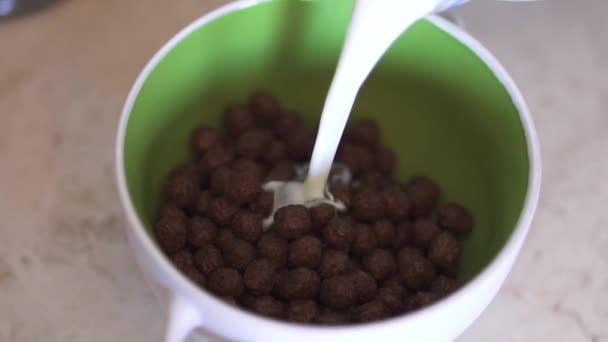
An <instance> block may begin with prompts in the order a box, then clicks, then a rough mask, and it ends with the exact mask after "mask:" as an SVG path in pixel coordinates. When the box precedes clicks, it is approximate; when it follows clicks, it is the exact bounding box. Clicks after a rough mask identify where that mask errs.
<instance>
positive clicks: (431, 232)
mask: <svg viewBox="0 0 608 342" xmlns="http://www.w3.org/2000/svg"><path fill="white" fill-rule="evenodd" d="M439 233H441V229H440V228H439V226H437V225H436V224H435V223H434V222H433V221H431V220H429V219H426V218H419V219H417V220H416V221H415V222H414V226H413V228H412V241H413V242H414V244H415V245H416V246H418V247H420V248H427V247H428V246H429V245H430V244H431V241H433V239H435V237H437V235H439Z"/></svg>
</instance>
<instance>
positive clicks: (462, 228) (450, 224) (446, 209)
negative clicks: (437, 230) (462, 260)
mask: <svg viewBox="0 0 608 342" xmlns="http://www.w3.org/2000/svg"><path fill="white" fill-rule="evenodd" d="M439 224H441V226H442V227H444V228H445V229H447V230H449V231H450V232H452V233H454V234H455V235H459V236H462V235H466V234H468V233H470V232H471V229H472V228H473V215H471V213H470V212H469V211H468V210H467V209H466V208H465V207H463V206H462V205H460V204H457V203H448V204H446V205H444V206H443V207H442V208H441V210H440V211H439Z"/></svg>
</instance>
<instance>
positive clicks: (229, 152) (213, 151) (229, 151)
mask: <svg viewBox="0 0 608 342" xmlns="http://www.w3.org/2000/svg"><path fill="white" fill-rule="evenodd" d="M233 159H234V149H233V148H232V146H230V145H214V146H213V147H211V148H210V149H209V151H207V153H205V156H204V157H203V164H204V165H205V167H206V168H208V169H210V170H213V169H215V168H217V167H219V166H221V165H224V164H226V163H229V162H230V161H232V160H233Z"/></svg>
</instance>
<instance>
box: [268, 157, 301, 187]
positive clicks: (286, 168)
mask: <svg viewBox="0 0 608 342" xmlns="http://www.w3.org/2000/svg"><path fill="white" fill-rule="evenodd" d="M295 176H296V166H295V164H294V163H293V162H292V161H289V160H281V161H279V162H277V163H276V164H275V165H274V167H272V168H271V169H270V172H268V174H267V175H266V181H281V182H287V181H290V180H292V179H294V177H295Z"/></svg>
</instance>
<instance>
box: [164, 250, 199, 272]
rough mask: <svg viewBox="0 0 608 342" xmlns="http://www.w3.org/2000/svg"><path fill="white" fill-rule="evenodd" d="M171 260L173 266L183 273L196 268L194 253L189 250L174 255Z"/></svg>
mask: <svg viewBox="0 0 608 342" xmlns="http://www.w3.org/2000/svg"><path fill="white" fill-rule="evenodd" d="M170 259H171V262H172V263H173V265H174V266H175V267H177V268H178V269H179V270H180V271H182V272H183V271H184V270H186V269H189V268H192V267H193V266H194V260H193V258H192V253H191V252H190V251H189V250H187V249H183V250H181V251H179V252H177V253H175V254H172V255H171V258H170Z"/></svg>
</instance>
